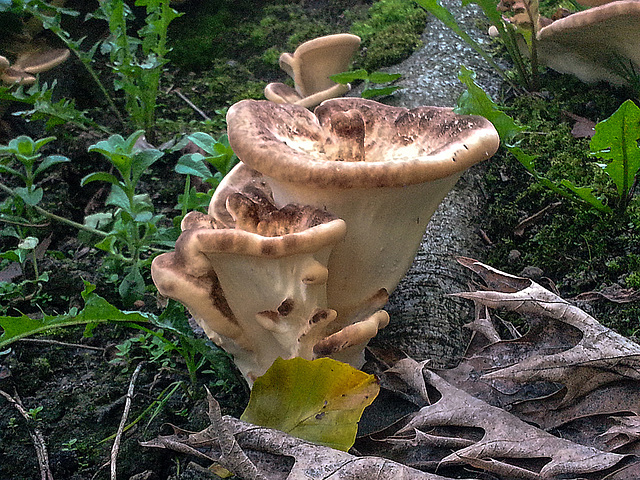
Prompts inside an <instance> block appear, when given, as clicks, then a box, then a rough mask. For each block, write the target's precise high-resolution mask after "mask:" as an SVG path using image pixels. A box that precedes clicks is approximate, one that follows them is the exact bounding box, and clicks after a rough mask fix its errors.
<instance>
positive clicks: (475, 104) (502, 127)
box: [456, 67, 640, 215]
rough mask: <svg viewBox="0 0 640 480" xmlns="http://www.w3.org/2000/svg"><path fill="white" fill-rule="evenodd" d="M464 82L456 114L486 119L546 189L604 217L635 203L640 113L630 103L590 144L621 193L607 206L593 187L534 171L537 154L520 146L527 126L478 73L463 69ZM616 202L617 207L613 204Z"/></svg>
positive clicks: (598, 130)
mask: <svg viewBox="0 0 640 480" xmlns="http://www.w3.org/2000/svg"><path fill="white" fill-rule="evenodd" d="M459 78H460V80H461V81H462V82H463V83H464V84H465V85H466V87H467V90H466V91H465V92H464V94H463V95H462V96H461V97H460V100H459V102H458V107H457V109H456V111H457V112H458V113H465V114H475V115H482V116H484V117H485V118H487V119H489V120H490V121H491V122H492V123H493V125H494V126H495V127H496V129H497V130H498V134H499V135H500V139H501V140H502V145H503V146H504V147H505V148H506V149H507V150H508V151H509V153H511V154H512V155H513V156H514V157H515V158H516V159H517V160H518V161H519V162H520V163H521V164H522V166H524V168H525V169H526V170H527V171H528V172H529V173H530V174H531V175H532V176H533V178H535V179H536V180H537V181H538V182H539V183H540V184H541V185H542V186H544V187H545V188H548V189H549V190H551V191H552V192H554V193H556V194H558V195H560V196H562V197H563V198H565V199H568V200H570V201H571V202H573V203H576V204H578V205H580V206H582V207H585V208H594V209H595V210H597V211H598V212H600V213H602V214H612V213H614V211H615V213H617V214H618V215H620V214H623V213H624V212H625V210H626V209H627V207H628V206H629V203H630V201H631V199H632V198H633V193H634V189H635V185H636V183H637V179H636V176H637V174H638V171H639V170H640V147H638V140H640V109H639V108H638V107H637V106H636V105H635V104H634V103H633V102H632V101H631V100H627V101H625V102H624V103H623V104H622V105H621V106H620V108H619V109H618V110H617V111H616V112H614V113H613V115H611V116H610V117H609V118H607V119H605V120H603V121H601V122H600V123H598V124H597V125H596V126H595V135H594V136H593V138H592V139H591V142H590V154H591V156H592V157H598V158H601V159H603V160H609V162H608V163H604V164H597V166H598V167H600V168H601V169H602V170H603V171H604V173H606V174H607V176H608V177H609V179H610V180H611V181H612V182H613V183H614V185H615V187H616V192H617V195H614V196H613V198H612V199H611V201H610V202H609V201H608V200H607V198H605V197H604V196H603V195H599V196H597V194H596V193H595V192H596V189H595V187H594V186H590V185H586V186H576V185H575V184H574V183H573V182H572V181H571V180H569V179H566V178H564V179H559V180H556V179H551V178H548V177H547V176H545V175H543V174H541V173H540V172H539V171H538V169H537V168H536V164H535V161H536V159H537V157H538V156H537V155H536V154H534V153H528V152H526V151H524V150H523V149H522V148H520V146H519V145H518V136H519V135H520V134H522V133H523V131H524V127H522V126H520V125H518V124H517V123H516V122H515V121H514V120H513V119H512V118H511V117H509V116H508V115H507V114H506V113H504V112H503V111H502V110H501V109H500V108H499V106H498V105H497V104H495V103H494V102H493V101H492V100H491V99H490V98H489V97H488V96H487V95H486V93H485V92H484V91H482V89H481V88H480V87H479V86H478V85H477V84H476V83H475V82H474V74H473V72H471V71H470V70H468V69H467V68H465V67H462V69H461V72H460V75H459ZM609 203H612V204H613V207H611V206H610V205H609Z"/></svg>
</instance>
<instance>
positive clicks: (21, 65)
mask: <svg viewBox="0 0 640 480" xmlns="http://www.w3.org/2000/svg"><path fill="white" fill-rule="evenodd" d="M69 54H70V52H69V50H67V49H66V48H58V49H53V50H44V51H37V52H28V53H24V54H22V55H20V56H18V59H17V60H16V61H15V63H14V65H13V67H14V68H15V69H17V70H22V71H24V72H27V73H40V72H45V71H47V70H51V69H52V68H54V67H57V66H58V65H60V64H61V63H62V62H64V61H65V60H66V59H67V58H69Z"/></svg>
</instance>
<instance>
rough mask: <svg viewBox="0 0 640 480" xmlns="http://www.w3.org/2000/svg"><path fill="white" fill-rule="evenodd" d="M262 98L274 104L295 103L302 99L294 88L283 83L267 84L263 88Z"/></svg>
mask: <svg viewBox="0 0 640 480" xmlns="http://www.w3.org/2000/svg"><path fill="white" fill-rule="evenodd" d="M264 96H265V97H266V98H267V100H271V101H272V102H275V103H297V102H299V101H300V100H302V97H301V96H300V94H299V93H298V92H296V90H295V88H292V87H290V86H289V85H286V84H284V83H278V82H275V83H269V84H268V85H267V86H266V87H265V88H264Z"/></svg>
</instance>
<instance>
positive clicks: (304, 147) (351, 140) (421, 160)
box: [227, 98, 500, 188]
mask: <svg viewBox="0 0 640 480" xmlns="http://www.w3.org/2000/svg"><path fill="white" fill-rule="evenodd" d="M227 124H228V127H229V142H230V144H231V146H232V148H233V150H234V152H236V154H237V155H238V157H239V158H240V159H241V160H242V161H243V162H244V163H246V164H247V165H249V166H250V167H251V168H254V169H255V170H258V171H259V172H261V173H263V174H265V175H268V176H271V177H274V178H277V179H278V180H281V181H291V182H300V183H307V184H310V185H314V186H316V187H320V188H331V187H339V188H344V187H355V188H366V187H389V186H395V187H397V186H403V185H410V184H417V183H422V182H426V181H432V180H436V179H440V178H444V177H448V176H450V175H453V174H456V173H460V172H462V171H464V170H465V169H467V168H469V167H470V166H471V165H473V164H475V163H477V162H480V161H482V160H485V159H487V158H489V157H490V156H491V155H493V154H494V153H495V152H496V150H497V149H498V146H499V143H500V139H499V137H498V134H497V132H496V130H495V128H494V127H493V125H492V124H491V123H490V122H489V121H488V120H486V119H485V118H482V117H477V116H470V115H457V114H455V113H453V111H452V110H451V109H449V108H442V107H419V108H415V109H412V110H408V109H406V108H400V107H391V106H388V105H383V104H381V103H378V102H375V101H372V100H364V99H360V98H340V99H332V100H327V101H325V102H324V103H322V104H321V105H320V106H319V107H317V108H316V109H315V111H314V113H311V112H310V111H308V110H307V109H305V108H302V107H300V106H297V105H288V104H274V103H272V102H268V101H259V100H243V101H241V102H239V103H236V104H235V105H233V106H232V107H231V108H230V109H229V111H228V113H227Z"/></svg>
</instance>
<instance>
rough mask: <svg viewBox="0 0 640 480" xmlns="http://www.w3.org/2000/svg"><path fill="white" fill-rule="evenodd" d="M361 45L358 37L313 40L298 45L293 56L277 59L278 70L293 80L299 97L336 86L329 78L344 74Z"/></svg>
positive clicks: (336, 35)
mask: <svg viewBox="0 0 640 480" xmlns="http://www.w3.org/2000/svg"><path fill="white" fill-rule="evenodd" d="M359 46H360V37H358V36H356V35H351V34H349V33H338V34H335V35H326V36H324V37H318V38H314V39H313V40H309V41H308V42H305V43H303V44H302V45H300V46H299V47H298V48H297V49H296V51H295V52H294V53H293V55H292V54H289V53H283V54H282V55H281V56H280V68H282V69H283V70H284V71H285V72H287V73H288V74H289V76H290V77H292V78H293V80H294V82H295V84H296V90H297V91H298V93H299V94H300V96H302V97H308V96H310V95H313V94H314V93H318V92H321V91H323V90H327V89H328V88H331V87H333V86H335V82H334V81H333V80H331V79H330V78H329V77H330V76H331V75H335V74H337V73H342V72H346V71H347V70H348V69H349V64H350V62H351V59H352V58H353V55H354V54H355V53H356V51H357V50H358V47H359Z"/></svg>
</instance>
